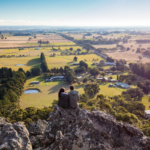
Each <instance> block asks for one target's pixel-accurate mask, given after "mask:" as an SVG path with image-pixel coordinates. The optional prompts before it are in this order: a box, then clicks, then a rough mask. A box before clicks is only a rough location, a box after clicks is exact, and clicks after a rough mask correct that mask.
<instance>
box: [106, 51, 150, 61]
mask: <svg viewBox="0 0 150 150" xmlns="http://www.w3.org/2000/svg"><path fill="white" fill-rule="evenodd" d="M106 54H107V55H108V56H110V57H112V58H114V59H125V60H126V61H129V62H138V61H139V56H142V57H143V59H142V60H141V62H144V63H145V62H150V57H148V56H146V55H143V54H141V53H136V52H132V51H125V52H122V51H117V52H109V53H106Z"/></svg>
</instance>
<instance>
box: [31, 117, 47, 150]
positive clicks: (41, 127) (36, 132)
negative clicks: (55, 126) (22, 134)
mask: <svg viewBox="0 0 150 150" xmlns="http://www.w3.org/2000/svg"><path fill="white" fill-rule="evenodd" d="M47 125H48V122H47V121H45V120H38V121H37V122H34V123H31V124H30V125H29V133H30V141H31V144H32V147H33V148H34V149H35V148H38V147H41V146H42V144H43V143H42V141H44V132H45V129H46V127H47Z"/></svg>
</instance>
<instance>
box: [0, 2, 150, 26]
mask: <svg viewBox="0 0 150 150" xmlns="http://www.w3.org/2000/svg"><path fill="white" fill-rule="evenodd" d="M149 7H150V0H0V25H45V26H98V27H100V26H102V27H103V26H111V27H113V26H114V27H118V26H123V27H125V26H150V19H149V18H150V8H149Z"/></svg>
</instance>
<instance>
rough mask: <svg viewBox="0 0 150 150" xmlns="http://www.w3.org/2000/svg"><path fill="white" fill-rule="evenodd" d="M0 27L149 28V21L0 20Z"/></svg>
mask: <svg viewBox="0 0 150 150" xmlns="http://www.w3.org/2000/svg"><path fill="white" fill-rule="evenodd" d="M0 25H34V26H36V25H38V26H39V25H43V26H112V27H113V26H114V27H117V26H150V21H149V20H140V21H139V19H134V20H131V19H128V20H126V19H120V20H117V19H116V20H115V19H99V20H96V21H88V20H83V21H78V20H72V21H71V20H67V21H65V20H64V21H59V20H46V21H31V20H0Z"/></svg>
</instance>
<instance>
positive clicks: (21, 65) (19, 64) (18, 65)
mask: <svg viewBox="0 0 150 150" xmlns="http://www.w3.org/2000/svg"><path fill="white" fill-rule="evenodd" d="M24 65H25V64H16V66H24Z"/></svg>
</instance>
